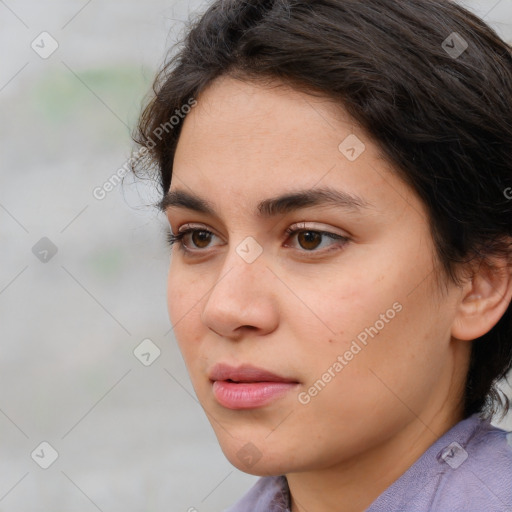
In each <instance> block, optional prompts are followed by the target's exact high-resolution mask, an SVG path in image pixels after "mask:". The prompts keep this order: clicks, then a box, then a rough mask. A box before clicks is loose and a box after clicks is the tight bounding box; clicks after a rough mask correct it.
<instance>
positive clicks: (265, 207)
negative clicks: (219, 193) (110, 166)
mask: <svg viewBox="0 0 512 512" xmlns="http://www.w3.org/2000/svg"><path fill="white" fill-rule="evenodd" d="M312 206H336V207H338V208H343V209H346V210H352V211H361V210H362V209H365V208H372V207H374V205H373V204H371V203H369V202H368V201H366V200H364V199H363V198H361V197H359V196H357V195H352V194H349V193H348V192H344V191H341V190H336V189H333V188H331V187H324V188H314V189H309V190H299V191H296V192H291V193H288V194H284V195H281V196H277V197H273V198H270V199H265V200H263V201H261V202H260V203H258V206H257V215H258V216H259V217H275V216H277V215H283V214H285V213H289V212H293V211H295V210H299V209H301V208H308V207H312ZM158 207H159V208H160V210H162V211H166V210H167V209H168V208H171V207H178V208H186V209H187V210H193V211H196V212H199V213H204V214H207V215H211V216H214V217H218V214H217V213H216V211H215V207H214V206H213V204H212V203H210V202H209V201H207V200H205V199H203V198H201V197H199V196H197V195H195V194H192V193H189V192H186V191H184V190H173V191H170V192H168V193H167V194H166V195H165V196H164V198H163V199H162V200H161V201H160V202H159V203H158Z"/></svg>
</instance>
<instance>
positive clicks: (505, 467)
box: [225, 414, 512, 512]
mask: <svg viewBox="0 0 512 512" xmlns="http://www.w3.org/2000/svg"><path fill="white" fill-rule="evenodd" d="M507 434H508V435H507ZM225 512H290V498H289V489H288V484H287V480H286V477H284V476H265V477H261V478H260V479H259V480H258V481H257V482H256V483H255V484H254V486H253V487H252V488H251V489H249V491H248V492H247V494H245V495H244V496H243V497H242V498H241V499H240V500H239V501H238V502H237V503H235V504H234V505H233V506H232V507H230V508H229V509H227V510H226V511H225ZM366 512H512V433H507V432H506V431H505V430H501V429H498V428H496V427H494V426H492V425H491V423H490V422H489V421H486V420H482V419H480V417H479V416H478V414H474V415H473V416H470V417H469V418H467V419H465V420H463V421H461V422H459V423H457V424H456V425H455V426H454V427H452V428H451V429H450V430H449V431H448V432H446V434H444V435H443V436H442V437H440V438H439V439H438V440H437V441H436V442H435V443H434V444H433V445H431V446H430V448H428V449H427V451H426V452H425V453H423V455H422V456H421V457H420V458H419V459H418V460H417V461H416V462H415V463H414V464H413V465H412V466H411V467H410V468H409V469H408V470H407V471H406V472H405V473H404V474H403V475H402V476H401V477H400V478H399V479H398V480H396V481H395V482H393V483H392V484H391V485H390V486H389V487H388V488H387V489H386V490H385V491H384V492H383V493H382V494H381V495H380V496H379V497H378V498H377V499H376V500H375V501H374V502H373V503H372V504H371V505H370V506H369V507H368V508H367V509H366Z"/></svg>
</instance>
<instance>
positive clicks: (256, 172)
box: [171, 77, 411, 210]
mask: <svg viewBox="0 0 512 512" xmlns="http://www.w3.org/2000/svg"><path fill="white" fill-rule="evenodd" d="M197 101H198V104H197V106H196V107H194V108H193V109H192V111H191V112H190V113H189V114H188V115H187V117H186V119H185V121H184V125H183V127H182V131H181V135H180V139H179V142H178V146H177V149H176V153H175V158H174V167H173V179H172V183H171V191H172V190H176V189H179V190H182V191H188V192H190V193H192V192H196V195H200V196H201V197H203V198H210V199H211V202H212V203H214V202H219V201H221V199H222V198H224V199H226V200H228V199H229V201H230V202H231V203H237V204H239V205H240V206H241V207H245V206H246V205H247V206H249V205H250V206H251V209H254V210H256V209H257V204H258V203H260V202H261V201H264V200H265V199H268V198H270V197H274V196H278V195H283V194H284V193H286V192H289V193H292V192H293V191H297V190H307V189H314V188H317V187H330V188H332V189H335V190H338V191H341V193H345V194H349V195H352V196H354V197H358V198H359V199H361V200H362V201H363V202H367V203H369V204H374V205H379V204H380V205H381V206H383V205H384V203H387V202H388V203H390V204H391V205H393V203H394V204H395V206H396V203H397V199H400V198H402V202H403V197H404V195H405V196H407V195H410V193H411V191H410V190H408V189H407V187H406V185H405V184H404V183H403V182H402V181H401V180H400V179H398V178H397V176H396V175H394V174H393V173H391V172H390V165H389V164H388V163H387V162H386V161H385V160H384V159H383V158H382V153H381V150H380V147H379V146H378V145H377V144H375V143H374V142H373V141H372V140H371V138H370V137H369V136H368V135H367V134H366V133H365V132H364V131H363V130H362V129H361V128H360V127H359V126H358V125H357V123H356V122H355V121H354V120H353V118H352V117H351V116H350V115H349V114H348V113H347V112H346V111H345V110H344V109H343V107H342V106H340V105H337V104H335V103H334V102H332V101H331V100H328V99H325V98H320V97H315V96H311V95H309V94H306V93H303V92H300V91H297V90H295V89H292V88H291V87H288V86H286V85H284V84H279V83H275V84H271V85H262V84H255V83H252V82H242V81H239V80H236V79H234V78H231V77H221V78H219V79H217V80H215V81H214V82H212V83H211V84H210V85H209V86H208V87H207V88H206V89H205V90H204V91H203V92H202V93H201V94H200V95H199V96H198V98H197Z"/></svg>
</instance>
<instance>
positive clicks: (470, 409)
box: [134, 0, 512, 417]
mask: <svg viewBox="0 0 512 512" xmlns="http://www.w3.org/2000/svg"><path fill="white" fill-rule="evenodd" d="M226 74H230V75H232V76H235V77H237V78H240V79H246V80H265V79H270V80H272V79H277V80H279V81H281V82H284V83H286V84H288V85H291V86H293V87H295V88H296V89H298V90H301V91H304V92H308V93H312V92H316V94H318V95H321V96H323V97H326V98H330V99H333V100H335V101H336V102H338V103H339V104H340V105H342V106H343V107H344V108H345V109H346V110H347V111H348V112H349V113H350V114H351V115H352V116H353V118H354V119H355V120H356V121H357V122H359V124H360V125H361V126H362V128H363V129H364V130H366V132H367V133H368V134H370V136H372V137H373V139H374V140H375V141H376V143H377V144H378V145H379V147H380V148H381V150H382V151H383V153H384V155H385V156H386V157H387V158H388V159H389V161H390V162H391V163H392V164H393V167H394V169H395V170H396V172H397V173H398V175H399V176H400V177H401V178H402V179H403V180H404V181H405V182H406V183H407V184H408V185H409V186H410V187H412V189H413V190H414V191H415V192H416V193H417V195H418V196H419V198H420V199H421V200H422V201H423V202H424V204H425V206H426V208H427V210H428V212H429V224H430V229H431V233H432V237H433V240H434V242H435V246H436V252H437V256H438V259H439V261H440V263H441V269H442V271H444V273H445V275H446V276H447V277H449V278H450V279H452V280H453V282H455V283H458V282H459V281H458V280H459V278H460V276H459V274H458V269H459V268H461V264H462V263H464V262H468V261H470V260H471V259H473V258H475V257H477V258H481V259H482V260H483V261H485V259H486V257H487V256H493V255H506V256H507V257H508V258H509V261H510V255H511V244H510V240H511V239H510V237H511V236H512V200H511V198H512V52H511V47H510V46H509V45H507V44H506V43H505V42H504V41H503V40H502V39H500V37H499V36H498V35H497V34H496V33H495V32H494V31H493V30H492V29H491V28H490V27H489V26H488V25H487V24H485V23H484V22H483V21H482V20H481V19H479V18H478V17H477V16H475V15H473V14H472V13H470V12H469V11H467V10H465V9H464V8H462V7H461V6H459V5H457V4H455V3H453V2H451V1H448V0H365V1H360V0H315V1H311V0H216V1H214V2H213V3H212V4H211V5H210V7H209V8H208V9H207V11H206V12H205V13H204V14H203V15H201V16H200V17H198V18H197V19H195V20H194V21H193V22H191V25H190V27H188V30H187V33H186V36H185V39H184V41H183V45H182V46H181V47H179V48H178V50H177V52H176V53H175V54H174V55H171V58H170V59H168V61H167V62H166V63H165V64H164V66H163V68H162V70H161V71H160V73H159V74H158V76H157V78H156V80H155V84H154V92H155V96H154V97H153V98H152V99H151V101H150V102H149V104H148V105H147V106H146V108H145V110H144V112H143V114H142V115H141V118H140V121H139V126H138V130H137V132H136V133H135V134H134V139H135V140H136V142H138V143H139V144H141V145H142V146H143V147H144V148H147V152H146V157H147V159H146V164H151V163H154V164H156V168H157V175H156V179H157V181H158V183H159V186H160V188H161V192H162V194H163V193H165V192H166V191H167V190H168V189H169V187H170V184H171V178H172V169H173V158H174V152H175V149H176V145H177V142H178V138H179V134H180V128H181V124H176V125H175V124H174V122H173V123H170V119H171V117H172V116H176V115H177V114H178V113H179V112H182V110H181V109H182V108H183V106H184V105H187V104H190V101H191V98H196V97H197V96H198V94H199V93H200V92H201V91H202V90H203V89H204V88H205V87H206V86H207V85H208V84H210V83H211V82H212V81H213V80H214V79H215V78H217V77H219V76H221V75H226ZM181 117H182V116H180V118H181ZM162 127H165V129H162ZM143 169H145V170H146V171H147V170H148V169H150V165H146V166H144V165H143ZM153 169H154V166H153ZM153 177H155V176H153ZM506 191H509V193H510V195H508V194H507V192H506ZM432 321H433V322H435V318H433V319H432ZM511 367H512V306H510V305H509V307H508V309H507V311H506V313H505V314H504V315H503V316H502V317H501V319H500V320H499V322H498V323H497V324H496V325H495V326H494V327H493V328H492V329H491V330H490V331H489V332H488V333H487V334H485V335H483V336H482V337H480V338H478V339H477V340H475V341H473V346H472V355H471V361H470V368H469V372H468V375H467V381H466V390H465V395H464V417H467V416H469V415H471V414H473V413H475V412H482V414H487V416H489V417H490V416H491V414H493V413H495V412H497V410H498V406H502V407H503V410H504V412H506V411H507V409H508V407H509V402H508V400H507V398H506V397H505V396H501V395H500V393H499V391H498V389H497V388H496V383H497V381H498V380H500V379H501V378H503V377H505V376H506V374H507V373H508V371H509V370H510V369H511Z"/></svg>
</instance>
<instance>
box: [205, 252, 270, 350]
mask: <svg viewBox="0 0 512 512" xmlns="http://www.w3.org/2000/svg"><path fill="white" fill-rule="evenodd" d="M276 294H277V287H276V282H275V275H274V274H273V273H272V272H271V271H270V269H269V268H268V267H267V261H266V259H265V256H264V252H263V253H262V254H260V256H259V257H258V258H257V259H256V260H254V261H252V262H248V261H246V260H245V259H244V258H243V257H242V256H241V255H240V253H238V252H237V251H236V247H233V248H232V249H231V248H230V251H229V253H228V255H227V256H226V259H225V261H224V264H223V265H222V267H221V271H220V272H219V275H218V277H217V279H216V282H215V284H214V285H213V288H212V289H211V291H210V294H209V296H208V298H207V300H206V302H204V307H203V311H202V312H201V320H202V322H203V323H204V325H206V326H207V327H208V328H209V329H211V330H212V331H214V332H215V333H217V334H218V335H219V336H222V337H224V338H229V339H233V340H238V339H240V338H241V337H243V336H244V335H245V334H247V332H248V331H253V334H257V335H259V336H261V335H265V334H268V333H270V332H272V331H273V330H275V329H276V328H277V325H278V321H279V309H278V302H277V296H276Z"/></svg>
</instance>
